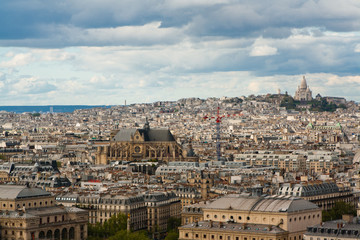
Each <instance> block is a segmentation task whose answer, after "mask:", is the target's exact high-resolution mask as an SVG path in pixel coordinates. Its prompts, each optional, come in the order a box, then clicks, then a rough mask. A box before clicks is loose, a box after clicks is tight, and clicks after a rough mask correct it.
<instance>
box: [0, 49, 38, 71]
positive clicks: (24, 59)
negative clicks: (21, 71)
mask: <svg viewBox="0 0 360 240" xmlns="http://www.w3.org/2000/svg"><path fill="white" fill-rule="evenodd" d="M8 56H9V57H11V59H10V60H8V61H2V62H0V67H3V68H15V67H20V66H24V65H27V64H29V63H30V62H31V61H32V60H33V56H32V54H31V53H29V52H28V53H18V54H15V55H14V54H13V53H10V54H9V55H8Z"/></svg>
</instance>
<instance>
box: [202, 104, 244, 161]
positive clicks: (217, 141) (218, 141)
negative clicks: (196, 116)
mask: <svg viewBox="0 0 360 240" xmlns="http://www.w3.org/2000/svg"><path fill="white" fill-rule="evenodd" d="M242 115H243V114H242V113H241V112H240V113H239V114H236V113H234V114H226V115H225V114H224V115H222V116H220V107H217V114H216V117H215V116H211V117H208V116H207V115H205V116H204V117H203V119H204V120H207V119H215V121H216V155H217V160H218V161H220V157H221V148H220V123H221V119H222V118H227V117H233V116H234V117H235V116H242Z"/></svg>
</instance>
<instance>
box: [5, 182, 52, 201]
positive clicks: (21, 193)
mask: <svg viewBox="0 0 360 240" xmlns="http://www.w3.org/2000/svg"><path fill="white" fill-rule="evenodd" d="M39 196H51V194H50V193H49V192H47V191H45V190H42V189H40V188H29V187H27V186H19V185H0V199H21V198H32V197H39Z"/></svg>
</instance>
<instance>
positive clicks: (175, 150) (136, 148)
mask: <svg viewBox="0 0 360 240" xmlns="http://www.w3.org/2000/svg"><path fill="white" fill-rule="evenodd" d="M143 159H148V160H150V159H156V160H160V161H164V162H169V161H182V160H183V159H184V157H183V149H182V147H181V146H180V144H178V143H177V142H176V141H175V138H174V136H173V135H172V134H171V132H170V130H169V129H151V128H150V125H149V123H148V122H146V123H145V125H144V127H143V128H139V129H136V128H131V129H121V130H119V131H117V132H115V133H114V134H112V136H111V140H110V143H109V145H108V146H100V147H98V151H97V154H96V164H109V163H110V162H111V161H140V160H143Z"/></svg>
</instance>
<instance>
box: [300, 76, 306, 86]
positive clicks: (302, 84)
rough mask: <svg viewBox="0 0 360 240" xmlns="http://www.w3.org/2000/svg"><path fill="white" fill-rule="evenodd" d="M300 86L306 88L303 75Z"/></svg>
mask: <svg viewBox="0 0 360 240" xmlns="http://www.w3.org/2000/svg"><path fill="white" fill-rule="evenodd" d="M300 88H301V89H306V88H307V84H306V79H305V76H303V79H302V80H301V84H300Z"/></svg>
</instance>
